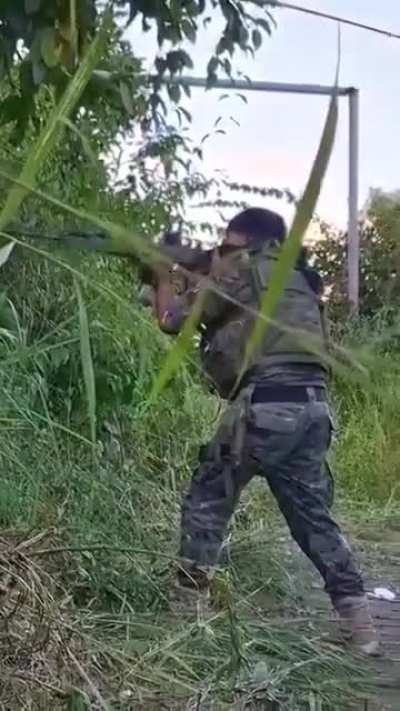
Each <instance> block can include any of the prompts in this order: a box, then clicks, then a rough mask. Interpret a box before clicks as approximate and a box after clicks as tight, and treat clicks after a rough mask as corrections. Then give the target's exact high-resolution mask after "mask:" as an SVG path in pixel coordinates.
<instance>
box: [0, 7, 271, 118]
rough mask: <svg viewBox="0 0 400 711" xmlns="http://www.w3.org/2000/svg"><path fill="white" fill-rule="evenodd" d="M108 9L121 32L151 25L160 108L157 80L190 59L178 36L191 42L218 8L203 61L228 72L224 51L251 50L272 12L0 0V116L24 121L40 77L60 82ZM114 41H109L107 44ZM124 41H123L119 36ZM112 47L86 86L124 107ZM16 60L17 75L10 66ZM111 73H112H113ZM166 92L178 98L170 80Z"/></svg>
mask: <svg viewBox="0 0 400 711" xmlns="http://www.w3.org/2000/svg"><path fill="white" fill-rule="evenodd" d="M105 6H107V7H110V8H111V9H112V12H113V18H114V23H115V25H114V27H115V29H116V31H117V33H118V36H119V38H120V40H121V37H122V34H123V29H124V27H126V26H127V24H129V23H132V22H133V21H136V20H137V21H139V22H141V27H142V29H143V31H144V32H148V31H149V30H151V29H152V28H155V29H156V32H157V40H158V45H159V48H160V52H162V53H161V54H158V55H157V57H156V58H155V60H154V66H155V71H156V77H155V78H154V80H153V90H154V91H153V96H152V105H153V109H154V110H158V109H159V108H163V102H162V100H161V97H160V95H159V89H160V86H161V80H162V79H163V78H165V77H171V76H173V75H176V74H178V73H180V72H182V71H184V70H185V69H187V68H189V69H191V68H192V66H193V61H192V58H191V56H190V54H189V53H188V51H187V50H186V49H185V42H189V43H192V44H194V43H195V42H196V40H197V39H198V35H199V33H200V31H201V30H205V29H206V28H207V27H208V26H209V24H210V22H211V19H213V20H214V21H215V20H216V19H217V15H219V16H220V17H222V18H224V27H223V30H222V34H221V35H220V37H219V38H218V41H217V44H216V47H215V51H214V53H213V55H212V56H211V58H210V60H209V62H208V77H209V81H210V83H212V82H213V81H214V80H215V79H216V77H217V73H218V72H219V71H223V72H225V73H227V74H231V72H232V64H231V58H232V56H233V55H234V53H235V51H236V50H237V49H240V50H243V51H244V52H251V53H254V51H255V50H256V49H258V48H259V47H260V46H261V44H262V40H263V33H265V32H266V33H268V34H269V33H270V32H271V27H272V17H271V15H270V13H269V11H268V9H267V8H266V7H265V6H263V7H261V6H259V4H258V3H257V2H256V1H255V0H182V1H181V0H114V2H109V3H106V2H105V1H104V0H2V2H1V7H0V80H2V79H3V80H7V82H8V85H9V92H8V96H7V97H6V99H5V101H3V103H2V106H1V109H0V121H1V122H2V123H7V122H8V121H12V120H18V121H19V122H20V123H22V125H23V126H26V124H27V121H28V118H29V116H32V115H33V114H34V112H35V96H36V94H37V91H38V88H39V87H40V86H42V85H43V84H51V85H54V86H55V87H57V88H58V90H61V91H62V90H63V88H64V86H65V84H66V82H67V81H68V78H69V77H70V76H71V74H73V72H74V71H75V70H76V68H77V66H78V64H79V61H80V59H81V58H82V56H83V54H84V51H85V48H86V46H87V45H88V43H89V42H90V39H91V37H92V36H93V34H94V32H95V30H96V27H97V24H98V21H99V17H100V16H101V13H102V11H103V10H104V7H105ZM114 46H115V45H114ZM121 46H122V47H123V48H124V47H125V48H126V44H125V43H122V45H121ZM114 59H115V58H114V57H113V55H110V56H108V57H107V58H105V61H104V62H103V65H102V67H101V68H100V69H99V70H97V71H96V72H94V74H93V80H92V88H96V87H97V90H98V91H100V92H103V91H104V90H105V88H107V89H108V90H109V91H114V92H116V91H118V92H119V94H120V99H121V101H122V103H123V104H124V105H125V107H126V108H127V110H128V113H129V112H130V111H131V107H132V100H131V93H132V92H131V90H132V87H131V80H132V74H131V73H130V72H129V67H127V66H125V67H123V66H122V67H121V66H115V61H113V60H114ZM15 65H17V67H18V75H19V80H18V82H16V80H15V75H14V74H13V71H12V68H13V67H14V66H15ZM116 80H117V81H116ZM168 91H169V95H170V98H171V99H172V100H173V101H176V102H179V100H180V97H181V92H180V89H179V87H177V86H176V85H170V86H169V87H168Z"/></svg>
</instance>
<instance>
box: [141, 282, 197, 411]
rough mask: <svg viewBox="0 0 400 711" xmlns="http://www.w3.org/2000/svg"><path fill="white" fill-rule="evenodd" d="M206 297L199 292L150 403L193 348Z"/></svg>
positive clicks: (158, 379) (152, 390)
mask: <svg viewBox="0 0 400 711" xmlns="http://www.w3.org/2000/svg"><path fill="white" fill-rule="evenodd" d="M206 297H207V292H206V291H205V290H204V291H202V292H199V295H198V297H197V299H196V301H195V303H194V305H193V308H192V311H191V313H190V315H189V316H188V318H187V319H186V321H185V323H184V325H183V328H182V330H181V332H180V334H179V336H178V338H177V339H176V341H175V344H174V346H173V347H172V348H171V350H170V352H169V353H168V356H167V357H166V359H165V361H164V363H163V367H162V368H161V370H160V372H159V374H158V376H157V378H156V379H155V381H154V383H153V387H152V389H151V392H150V396H149V399H148V402H152V401H153V400H155V399H156V398H157V397H158V396H159V395H160V394H161V393H162V391H163V390H164V388H165V387H166V386H167V385H168V383H169V382H170V381H171V379H172V378H173V377H174V375H175V373H176V372H177V371H178V369H179V367H180V365H181V364H182V363H183V362H184V361H185V358H186V356H187V355H188V353H189V351H190V350H191V348H192V347H193V338H194V335H195V333H196V330H197V326H198V324H199V322H200V319H201V314H202V310H203V304H204V300H205V298H206Z"/></svg>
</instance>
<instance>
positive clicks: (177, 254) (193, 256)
mask: <svg viewBox="0 0 400 711" xmlns="http://www.w3.org/2000/svg"><path fill="white" fill-rule="evenodd" d="M7 233H8V234H9V235H10V236H11V237H20V236H22V235H23V236H24V237H27V238H28V239H34V240H39V241H45V242H47V243H49V242H52V243H53V244H56V245H58V246H60V247H63V248H65V249H74V250H77V251H83V252H93V251H94V252H98V253H101V254H108V255H112V256H116V257H122V258H127V259H129V260H130V261H131V262H132V263H134V264H136V265H137V267H138V268H139V279H140V281H141V282H142V283H143V284H145V285H146V286H148V287H151V288H154V286H155V278H154V272H153V271H152V268H151V264H149V263H148V262H141V260H140V257H134V256H133V255H132V254H131V253H129V254H127V253H124V252H119V251H116V250H115V248H114V247H113V244H112V240H110V239H109V238H108V237H107V235H106V234H105V233H103V232H80V231H76V230H71V231H65V232H58V233H53V234H48V233H47V234H46V233H43V232H40V231H38V230H33V229H30V228H29V227H24V226H22V225H18V226H15V227H13V228H11V229H7ZM154 246H155V249H156V250H158V251H159V252H160V256H162V257H164V258H165V257H166V258H167V259H168V260H169V262H170V263H171V267H175V268H176V272H175V273H176V276H178V278H179V281H180V284H179V286H178V284H177V289H178V290H179V291H184V290H185V289H186V288H187V283H188V274H187V273H188V272H192V273H197V274H208V273H209V271H210V268H211V260H212V254H213V250H204V249H203V248H202V247H201V245H200V243H199V242H197V243H196V244H195V246H191V245H186V244H183V242H182V236H181V234H180V233H179V232H165V233H164V234H163V235H162V237H161V239H160V240H159V242H158V243H156V244H155V245H154ZM179 267H181V270H179ZM175 283H177V280H176V279H175ZM146 302H147V300H146ZM146 305H147V303H146Z"/></svg>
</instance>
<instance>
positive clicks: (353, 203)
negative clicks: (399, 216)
mask: <svg viewBox="0 0 400 711" xmlns="http://www.w3.org/2000/svg"><path fill="white" fill-rule="evenodd" d="M359 123H360V119H359V92H358V90H357V89H353V90H352V91H351V92H350V94H349V225H348V247H347V254H348V256H347V259H348V263H347V278H348V286H347V288H348V298H349V305H350V311H351V313H352V314H353V315H357V314H358V310H359V289H360V286H359V283H360V232H359V229H358V199H359V185H358V174H359V134H360V126H359Z"/></svg>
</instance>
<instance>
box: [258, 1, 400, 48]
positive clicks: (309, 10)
mask: <svg viewBox="0 0 400 711" xmlns="http://www.w3.org/2000/svg"><path fill="white" fill-rule="evenodd" d="M263 4H265V5H270V6H272V7H277V8H282V9H283V10H295V11H296V12H302V13H304V14H305V15H313V16H314V17H320V18H322V19H324V20H333V21H334V22H339V23H340V24H342V25H350V26H351V27H357V28H358V29H359V30H367V31H368V32H375V33H376V34H378V35H384V36H385V37H390V38H391V39H400V34H397V33H396V32H391V31H390V30H385V29H383V28H382V27H374V26H373V25H366V24H364V23H363V22H358V21H357V20H349V18H347V17H339V16H338V15H331V14H329V13H326V12H322V11H320V10H313V9H312V8H308V7H302V6H301V5H294V4H293V3H289V2H280V0H267V1H266V2H265V3H263Z"/></svg>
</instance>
